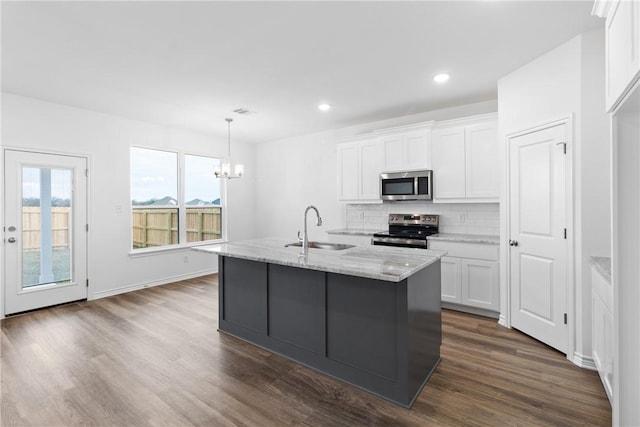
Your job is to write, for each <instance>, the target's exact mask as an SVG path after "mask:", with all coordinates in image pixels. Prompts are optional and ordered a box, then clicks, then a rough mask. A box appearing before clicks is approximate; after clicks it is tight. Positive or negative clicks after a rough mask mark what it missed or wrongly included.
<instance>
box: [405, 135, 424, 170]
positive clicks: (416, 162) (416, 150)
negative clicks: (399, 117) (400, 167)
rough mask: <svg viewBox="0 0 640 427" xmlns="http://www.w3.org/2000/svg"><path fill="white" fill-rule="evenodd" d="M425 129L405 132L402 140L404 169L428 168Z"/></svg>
mask: <svg viewBox="0 0 640 427" xmlns="http://www.w3.org/2000/svg"><path fill="white" fill-rule="evenodd" d="M428 144H429V143H428V133H427V132H426V131H422V132H415V133H410V134H407V135H406V137H405V140H404V166H405V169H428V168H429V150H428V147H429V145H428Z"/></svg>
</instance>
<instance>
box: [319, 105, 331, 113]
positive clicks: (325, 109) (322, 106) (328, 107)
mask: <svg viewBox="0 0 640 427" xmlns="http://www.w3.org/2000/svg"><path fill="white" fill-rule="evenodd" d="M330 109H331V105H329V104H320V105H318V110H320V111H329V110H330Z"/></svg>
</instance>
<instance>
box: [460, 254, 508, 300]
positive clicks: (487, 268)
mask: <svg viewBox="0 0 640 427" xmlns="http://www.w3.org/2000/svg"><path fill="white" fill-rule="evenodd" d="M461 263H462V304H465V305H469V306H472V307H478V308H484V309H487V310H493V311H498V310H499V304H500V299H499V296H498V293H499V289H500V287H499V283H498V263H497V262H493V261H484V260H479V259H462V260H461Z"/></svg>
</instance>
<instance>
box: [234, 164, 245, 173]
mask: <svg viewBox="0 0 640 427" xmlns="http://www.w3.org/2000/svg"><path fill="white" fill-rule="evenodd" d="M235 171H236V175H238V176H242V175H243V174H244V165H236V168H235Z"/></svg>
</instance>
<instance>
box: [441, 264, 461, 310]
mask: <svg viewBox="0 0 640 427" xmlns="http://www.w3.org/2000/svg"><path fill="white" fill-rule="evenodd" d="M440 268H441V270H442V272H441V278H440V280H441V282H442V301H449V302H455V303H458V304H459V303H460V302H462V298H461V295H460V294H461V289H462V266H461V260H460V258H453V257H449V256H446V257H442V259H441V260H440Z"/></svg>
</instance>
